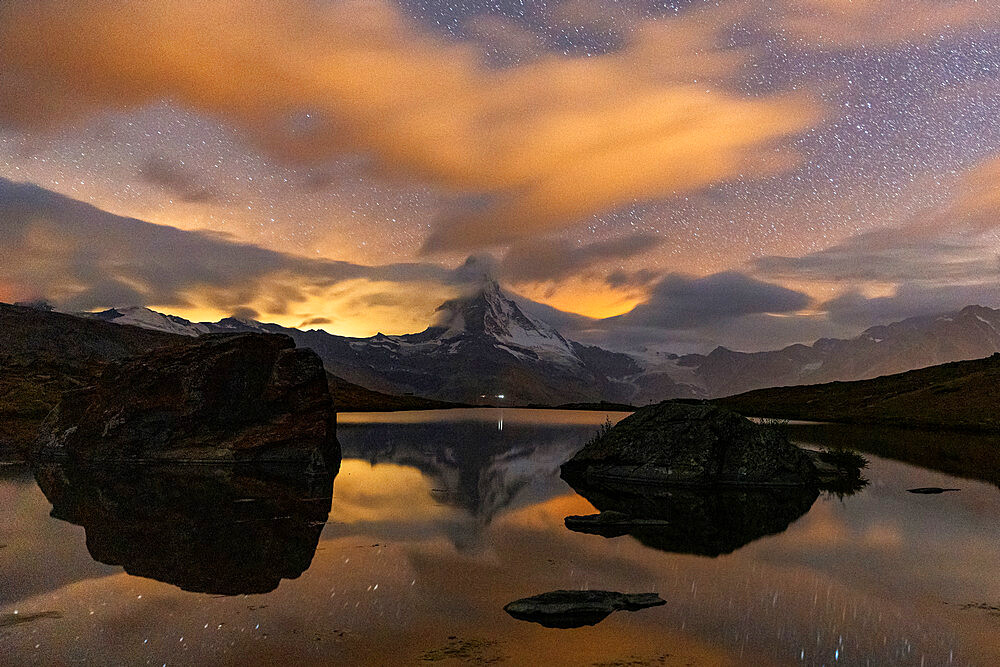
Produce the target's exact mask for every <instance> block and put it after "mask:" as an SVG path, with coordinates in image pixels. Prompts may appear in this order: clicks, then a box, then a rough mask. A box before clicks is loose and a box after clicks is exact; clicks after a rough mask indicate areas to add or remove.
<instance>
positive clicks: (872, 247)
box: [751, 227, 1000, 283]
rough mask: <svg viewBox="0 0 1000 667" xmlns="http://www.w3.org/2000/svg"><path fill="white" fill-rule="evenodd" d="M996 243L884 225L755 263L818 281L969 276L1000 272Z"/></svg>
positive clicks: (763, 271)
mask: <svg viewBox="0 0 1000 667" xmlns="http://www.w3.org/2000/svg"><path fill="white" fill-rule="evenodd" d="M993 247H994V246H991V245H990V244H988V243H987V242H986V241H985V240H984V239H982V238H980V237H978V236H968V235H961V234H956V233H951V232H949V231H948V228H947V227H944V228H943V229H942V228H941V227H937V228H935V229H934V231H933V233H931V232H929V230H928V229H927V228H925V227H921V228H919V229H918V228H913V227H903V228H897V229H883V230H879V231H875V232H868V233H865V234H858V235H856V236H852V237H850V238H849V239H847V240H846V241H844V242H842V243H839V244H837V245H835V246H832V247H830V248H827V249H825V250H821V251H818V252H813V253H810V254H808V255H804V256H802V257H762V258H760V259H758V260H756V261H754V262H753V263H752V264H751V266H752V268H753V271H754V273H756V274H758V275H761V276H765V277H768V278H774V279H782V280H793V281H802V280H809V281H817V282H842V281H849V282H854V283H857V282H890V283H899V282H904V281H915V280H934V281H946V280H952V281H955V280H968V279H970V278H982V277H983V276H986V275H997V274H1000V261H998V260H997V255H996V251H995V250H994V249H993Z"/></svg>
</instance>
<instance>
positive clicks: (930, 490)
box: [907, 486, 962, 495]
mask: <svg viewBox="0 0 1000 667" xmlns="http://www.w3.org/2000/svg"><path fill="white" fill-rule="evenodd" d="M961 490H962V489H942V488H941V487H938V486H921V487H920V488H918V489H907V491H909V492H910V493H922V494H925V495H930V494H934V493H945V492H947V491H961Z"/></svg>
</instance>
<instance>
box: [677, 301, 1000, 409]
mask: <svg viewBox="0 0 1000 667" xmlns="http://www.w3.org/2000/svg"><path fill="white" fill-rule="evenodd" d="M994 352H1000V310H995V309H993V308H986V307H984V306H966V307H965V308H963V309H962V310H960V311H957V312H952V313H945V314H941V315H931V316H921V317H911V318H909V319H906V320H902V321H900V322H894V323H892V324H887V325H880V326H875V327H871V328H870V329H867V330H865V331H864V332H862V333H861V334H860V335H859V336H856V337H855V338H850V339H836V338H821V339H819V340H817V341H816V342H815V343H813V344H812V345H790V346H788V347H786V348H783V349H780V350H772V351H768V352H734V351H733V350H728V349H726V348H724V347H719V348H716V349H715V350H713V351H712V352H711V353H710V354H708V355H697V354H695V355H686V356H683V357H679V358H678V359H676V360H675V361H673V362H671V363H673V364H675V366H676V367H677V368H678V369H685V370H687V371H688V372H689V375H688V376H687V378H688V381H689V382H691V383H693V384H697V385H699V386H700V387H701V388H702V389H703V390H704V392H705V394H706V395H708V396H712V397H718V396H730V395H733V394H738V393H742V392H744V391H750V390H752V389H763V388H765V387H779V386H792V385H801V384H819V383H823V382H834V381H838V380H839V381H849V380H864V379H868V378H874V377H879V376H881V375H890V374H893V373H902V372H905V371H909V370H913V369H916V368H924V367H927V366H935V365H937V364H944V363H948V362H952V361H963V360H966V359H979V358H982V357H987V356H989V355H991V354H993V353H994ZM675 377H677V378H680V377H682V376H680V375H676V376H675Z"/></svg>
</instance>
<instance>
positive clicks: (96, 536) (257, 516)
mask: <svg viewBox="0 0 1000 667" xmlns="http://www.w3.org/2000/svg"><path fill="white" fill-rule="evenodd" d="M624 416H625V415H624V414H621V413H614V414H608V413H603V412H569V411H547V410H514V409H505V410H496V409H469V410H452V411H432V412H404V413H368V414H341V415H339V426H338V437H339V439H340V442H341V445H342V447H343V453H344V460H343V463H342V465H341V468H340V471H339V473H338V474H337V476H336V478H335V479H334V480H333V482H332V493H331V489H330V480H329V478H315V479H313V478H310V479H307V480H303V479H301V478H300V477H295V476H289V475H283V474H282V473H281V472H280V471H277V472H273V473H268V474H266V475H264V474H259V473H256V472H253V471H238V470H237V471H233V470H223V471H219V470H214V469H197V470H193V469H192V467H188V468H187V469H185V470H182V471H177V470H172V469H167V470H150V469H116V470H112V471H109V470H77V469H72V468H67V467H62V466H48V467H47V468H45V469H42V470H39V471H36V472H33V471H31V470H29V469H27V468H25V467H20V466H7V467H3V468H0V545H2V546H0V663H2V664H43V665H48V664H71V663H90V664H155V665H162V664H167V665H173V664H192V665H206V664H247V663H265V664H281V663H286V664H296V665H312V664H386V665H392V664H424V665H431V664H441V665H447V664H483V663H492V664H513V665H522V664H523V665H538V664H552V665H561V664H567V665H592V664H601V665H659V664H667V665H690V664H698V665H702V664H704V665H727V664H732V665H741V664H754V665H766V664H776V665H835V664H843V665H885V664H902V665H947V664H956V665H970V664H975V665H996V664H1000V609H998V608H997V607H1000V575H998V565H1000V490H998V487H997V468H996V467H987V466H989V464H990V463H991V462H994V460H995V458H996V452H997V451H1000V449H998V448H997V442H996V441H994V440H990V439H984V438H973V437H970V436H945V435H941V434H919V433H907V432H904V431H897V432H890V431H876V430H873V429H864V428H858V427H845V426H835V425H821V424H802V425H796V424H792V425H790V426H788V428H789V431H790V435H791V437H792V439H793V441H796V442H798V443H799V444H803V445H805V446H811V447H816V446H827V445H831V444H839V445H849V446H853V447H858V448H860V449H862V450H865V451H867V452H869V453H868V454H866V456H868V458H869V460H870V466H869V468H868V469H867V470H866V471H865V476H866V477H867V478H868V480H869V482H870V483H869V485H868V486H867V487H866V488H864V489H863V490H862V491H860V492H858V493H856V494H853V495H848V496H843V497H838V496H836V495H831V494H820V495H819V497H817V498H815V499H813V498H804V499H800V500H799V501H797V503H793V504H792V505H789V504H788V503H783V504H781V505H780V508H778V506H777V505H775V506H772V505H771V504H769V502H767V501H761V502H756V501H755V502H743V503H741V505H742V506H741V507H727V506H726V505H725V503H724V502H723V501H720V500H719V499H712V498H696V499H694V500H692V499H690V498H687V497H680V496H679V497H678V498H677V499H675V500H674V501H672V502H675V505H673V506H672V508H673V509H672V511H673V512H674V514H673V516H679V517H685V516H688V517H690V520H689V521H687V522H686V523H685V522H681V521H677V522H675V523H676V524H677V529H676V530H675V529H673V528H671V529H669V530H665V531H662V530H661V531H657V530H656V529H654V528H651V529H649V530H648V531H646V532H643V533H641V534H639V533H636V534H634V535H633V534H625V535H621V536H618V537H604V536H601V535H593V534H585V533H578V532H573V531H571V530H568V529H567V528H566V526H565V525H564V523H563V520H564V518H565V517H566V516H568V515H581V514H592V513H594V511H595V509H594V505H592V504H591V502H589V501H588V500H586V499H585V498H584V497H582V496H580V495H578V494H577V493H576V492H574V490H573V489H572V488H570V487H569V486H568V485H567V484H566V483H565V482H563V481H562V480H561V479H560V478H559V464H560V463H562V462H563V461H565V460H566V459H568V458H569V457H570V456H571V455H572V454H573V453H574V452H575V451H576V450H578V449H579V448H580V447H581V446H582V445H583V444H584V442H585V441H586V440H587V439H588V438H590V437H591V436H592V435H593V434H594V433H595V432H596V430H597V428H598V427H599V426H600V425H601V424H602V423H604V422H605V420H606V419H611V420H612V421H617V420H618V419H620V418H622V417H624ZM36 478H37V479H36ZM915 487H944V488H948V487H954V488H959V489H961V490H960V491H955V492H948V493H943V494H940V495H917V494H913V493H908V492H907V489H911V488H915ZM725 502H728V501H725ZM789 507H793V509H791V510H789V509H788V508H789ZM730 510H731V511H730ZM681 524H683V525H681ZM558 589H600V590H609V591H620V592H626V593H645V592H656V593H658V594H659V595H660V596H661V597H662V598H663V599H664V600H666V604H665V605H663V606H659V607H654V608H649V609H643V610H640V611H635V612H628V611H619V612H616V613H613V614H611V615H610V616H608V617H607V618H606V619H604V620H603V621H601V622H599V623H597V624H596V625H593V626H587V627H581V628H574V629H553V628H546V627H542V626H541V625H538V624H535V623H531V622H526V621H520V620H516V619H514V618H512V617H510V616H509V615H507V614H506V613H505V612H504V611H503V607H504V605H505V604H507V603H509V602H511V601H513V600H515V599H518V598H522V597H527V596H532V595H537V594H540V593H544V592H547V591H552V590H558Z"/></svg>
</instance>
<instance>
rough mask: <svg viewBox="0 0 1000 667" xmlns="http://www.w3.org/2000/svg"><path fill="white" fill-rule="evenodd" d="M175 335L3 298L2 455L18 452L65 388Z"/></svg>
mask: <svg viewBox="0 0 1000 667" xmlns="http://www.w3.org/2000/svg"><path fill="white" fill-rule="evenodd" d="M176 340H177V337H176V336H171V335H169V334H164V333H159V332H156V331H148V330H145V329H139V328H136V327H120V326H116V325H114V324H109V323H106V322H99V321H91V320H86V319H82V318H79V317H74V316H72V315H65V314H62V313H54V312H47V311H44V310H38V309H37V308H34V307H22V306H11V305H7V304H0V460H4V459H10V458H20V457H21V455H22V454H23V452H24V451H25V450H26V449H27V447H28V445H29V443H31V442H32V441H33V440H34V438H35V435H36V433H37V431H38V426H39V424H41V422H42V419H44V418H45V415H47V414H48V413H49V411H50V410H51V409H52V408H53V407H55V405H56V403H58V401H59V397H60V396H61V394H62V392H64V391H67V390H70V389H78V388H80V387H83V386H87V385H90V384H93V382H94V381H95V380H96V378H97V376H98V375H99V374H100V372H101V369H102V368H103V367H104V365H105V364H107V363H108V362H110V361H114V360H117V359H122V358H125V357H129V356H134V355H136V354H139V353H141V352H144V351H147V350H150V349H153V348H156V347H159V346H163V345H170V344H172V343H174V342H176Z"/></svg>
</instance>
